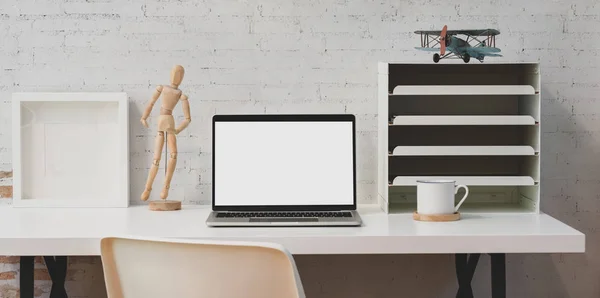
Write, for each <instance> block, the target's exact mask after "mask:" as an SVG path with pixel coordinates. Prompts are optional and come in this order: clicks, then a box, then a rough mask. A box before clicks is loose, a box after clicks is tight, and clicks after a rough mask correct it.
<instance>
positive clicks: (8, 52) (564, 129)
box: [0, 0, 600, 297]
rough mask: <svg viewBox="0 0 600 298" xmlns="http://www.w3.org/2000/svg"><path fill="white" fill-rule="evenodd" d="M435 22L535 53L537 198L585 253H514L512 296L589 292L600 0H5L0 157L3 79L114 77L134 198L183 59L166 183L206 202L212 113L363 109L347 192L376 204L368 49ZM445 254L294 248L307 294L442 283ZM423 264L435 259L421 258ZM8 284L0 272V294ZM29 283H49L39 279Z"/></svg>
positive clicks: (59, 85) (106, 82) (2, 101)
mask: <svg viewBox="0 0 600 298" xmlns="http://www.w3.org/2000/svg"><path fill="white" fill-rule="evenodd" d="M444 24H447V25H448V26H449V27H450V28H455V29H459V28H469V27H494V28H498V29H499V30H500V31H501V32H502V34H501V35H500V36H498V38H497V44H498V46H500V47H501V48H502V49H503V54H504V56H505V57H504V58H496V59H490V60H494V61H537V60H539V61H540V62H541V65H542V72H543V76H542V81H543V88H542V91H543V118H542V122H543V131H544V133H543V148H544V149H543V150H544V157H543V166H542V167H543V175H542V176H543V180H544V181H543V182H544V183H543V188H542V191H543V195H542V196H543V203H542V209H543V210H544V211H545V212H548V213H550V214H552V215H554V216H556V217H558V218H559V219H561V220H563V221H565V222H567V223H569V224H571V225H573V226H574V227H576V228H578V229H580V230H582V231H583V232H585V233H586V234H587V237H588V238H587V242H588V246H587V250H588V253H587V254H585V255H552V256H549V255H540V256H537V255H536V256H534V255H523V256H510V257H509V258H508V260H509V264H508V268H507V272H508V273H507V275H508V278H509V279H508V287H509V290H508V291H509V297H598V296H600V286H598V282H597V281H598V279H599V278H600V271H598V270H597V268H598V266H599V265H600V254H598V253H597V251H599V249H600V238H599V237H598V232H597V230H598V228H600V220H598V218H599V215H598V214H599V212H600V199H599V195H598V193H599V192H600V182H599V181H600V170H599V169H600V162H596V160H600V159H599V158H598V154H599V153H600V126H599V124H600V120H599V119H600V116H598V113H597V112H596V110H598V109H600V103H599V102H598V94H600V29H599V28H600V4H598V3H597V1H596V0H575V1H559V0H552V1H543V0H530V1H517V0H489V1H471V0H456V1H440V0H423V1H416V0H401V1H391V0H379V1H373V0H288V1H277V0H203V1H200V0H153V1H144V0H122V1H117V0H25V1H18V0H2V1H1V2H0V171H7V170H10V168H11V144H10V136H11V127H10V121H11V115H10V93H11V92H14V91H124V92H127V93H128V94H129V95H130V100H131V118H132V123H131V127H130V129H131V132H132V133H131V135H132V139H131V149H132V151H131V180H132V187H131V189H132V193H131V198H132V203H134V204H137V203H139V202H138V201H137V199H138V196H139V193H140V192H141V190H142V188H143V184H144V180H145V177H146V172H147V169H148V165H149V164H150V160H151V155H152V153H151V152H150V151H149V148H151V147H152V146H151V144H152V141H153V137H154V131H153V130H145V129H143V128H142V127H141V125H139V123H138V122H137V119H138V118H139V117H140V115H141V112H142V109H143V105H144V103H145V102H146V101H147V100H148V98H149V97H150V95H151V92H152V90H153V89H154V86H155V85H157V84H165V83H168V75H169V71H170V69H171V67H172V66H173V65H174V64H182V65H184V66H185V67H186V77H185V80H184V83H183V84H182V86H181V88H182V89H183V90H184V91H185V92H186V94H189V95H190V103H191V106H192V116H193V119H194V121H193V122H192V124H191V125H190V127H189V129H188V130H187V131H185V132H184V133H183V135H182V136H181V137H180V141H179V148H180V152H181V153H180V157H179V168H178V170H177V172H176V173H175V177H174V182H173V184H172V186H173V191H172V192H171V195H172V196H179V197H180V198H183V200H184V201H185V203H192V204H197V203H207V202H208V201H209V200H210V195H211V194H210V171H209V170H210V168H209V167H210V160H211V159H210V150H211V149H210V126H209V123H210V117H211V116H212V115H213V114H215V113H265V112H268V113H277V112H286V113H287V112H350V113H355V114H357V116H358V119H359V120H358V121H359V122H358V129H359V131H360V132H359V133H358V152H359V156H358V167H359V172H358V175H359V181H360V184H359V200H360V201H361V202H363V203H368V202H372V201H373V199H374V195H375V185H374V180H375V167H376V162H375V159H374V150H375V147H376V146H375V143H376V134H375V128H376V126H375V121H376V114H375V113H376V62H377V61H427V62H428V61H430V59H431V57H430V55H429V54H428V53H423V52H417V51H415V50H414V49H413V47H414V46H417V45H418V42H419V37H418V36H414V35H413V34H412V33H411V32H412V31H414V30H417V29H439V28H441V27H442V26H443V25H444ZM474 63H478V62H474ZM175 115H176V116H181V112H180V111H176V113H175ZM151 120H154V119H151ZM161 178H162V177H159V178H158V179H157V183H160V182H161ZM10 184H11V179H10V178H4V179H0V186H2V185H10ZM157 194H158V192H155V193H154V194H153V198H156V196H157ZM9 202H10V200H8V199H0V204H7V203H9ZM485 263H487V259H486V258H482V264H483V265H484V266H482V267H481V268H480V269H479V270H478V271H477V274H476V277H475V280H474V282H473V285H474V287H475V291H476V294H477V295H478V296H480V297H489V292H488V286H489V274H488V273H487V272H486V271H485V270H486V269H487V268H489V267H487V265H486V264H485ZM451 264H452V259H451V258H450V257H448V256H428V257H419V258H415V257H386V256H373V257H367V256H363V257H341V256H340V257H301V258H299V268H300V270H301V271H302V272H303V273H304V274H303V280H304V282H305V286H306V288H307V292H308V293H309V296H310V297H395V296H397V295H398V294H399V293H407V294H408V295H409V296H410V297H440V296H441V295H446V296H452V295H453V294H452V292H453V291H454V289H455V288H456V282H455V280H454V277H453V273H452V270H451V267H450V265H451ZM379 265H381V266H383V269H381V270H380V271H379V272H378V271H377V270H378V269H377V266H379ZM3 266H4V267H2V268H4V269H2V270H5V269H6V267H7V266H8V267H10V266H14V265H9V264H6V265H3ZM89 266H96V267H94V268H96V269H97V266H99V264H95V265H93V264H90V265H89ZM432 267H438V268H444V269H443V270H441V271H438V270H425V269H423V268H432ZM11 268H13V267H11ZM14 268H16V267H14ZM6 270H8V269H6ZM403 270H405V271H403ZM413 272H414V273H413ZM436 276H437V277H439V278H441V279H442V280H444V281H445V282H443V283H442V282H437V281H436V280H437V279H436V278H435V277H436ZM91 278H92V276H91V274H88V275H86V276H85V277H83V279H85V280H86V282H87V281H89V280H90V279H91ZM69 283H70V285H69V287H70V289H71V290H72V291H74V295H77V296H78V297H92V296H93V295H92V294H90V293H88V292H86V291H85V290H86V289H89V287H87V286H82V285H84V284H86V283H84V282H83V281H79V282H76V281H72V282H69ZM432 284H435V285H436V287H431V286H427V285H432ZM15 285H16V282H15V281H0V297H3V296H2V293H9V292H10V291H9V290H10V288H11V287H14V286H15ZM437 285H439V288H438V287H437ZM41 287H42V288H41V290H40V293H42V292H44V291H46V293H45V294H43V296H47V294H48V293H47V288H48V287H47V284H43V285H42V286H41ZM3 289H9V290H6V291H4V292H3ZM7 295H8V294H7ZM9 297H10V296H9Z"/></svg>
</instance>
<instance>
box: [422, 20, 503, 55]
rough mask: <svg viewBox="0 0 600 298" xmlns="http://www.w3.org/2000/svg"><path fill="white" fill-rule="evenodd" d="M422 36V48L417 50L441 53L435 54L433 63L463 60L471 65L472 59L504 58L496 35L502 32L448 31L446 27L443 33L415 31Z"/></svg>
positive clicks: (481, 30) (477, 30) (486, 30)
mask: <svg viewBox="0 0 600 298" xmlns="http://www.w3.org/2000/svg"><path fill="white" fill-rule="evenodd" d="M415 33H416V34H420V35H421V46H420V47H416V49H417V50H422V51H428V52H439V53H435V54H433V62H435V63H438V62H439V61H440V60H442V59H462V60H463V61H464V62H465V63H469V61H470V60H471V58H475V59H477V60H479V62H483V58H485V57H487V56H490V57H502V55H500V54H498V53H499V52H500V49H499V48H496V35H498V34H500V31H498V30H496V29H475V30H448V26H444V28H443V29H442V30H441V31H435V30H432V31H423V30H419V31H415ZM457 35H465V36H466V38H465V39H462V38H458V37H456V36H457Z"/></svg>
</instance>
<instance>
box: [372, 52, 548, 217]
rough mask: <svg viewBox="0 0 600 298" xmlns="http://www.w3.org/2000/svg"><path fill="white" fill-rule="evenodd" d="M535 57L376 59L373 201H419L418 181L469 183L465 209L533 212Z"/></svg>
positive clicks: (403, 206)
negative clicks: (498, 59) (526, 60)
mask: <svg viewBox="0 0 600 298" xmlns="http://www.w3.org/2000/svg"><path fill="white" fill-rule="evenodd" d="M540 87H541V83H540V72H539V65H538V64H537V63H485V64H477V65H476V64H419V63H380V64H379V68H378V99H379V100H378V150H377V155H378V158H377V159H378V174H377V177H378V178H377V180H378V182H377V185H378V202H379V204H380V205H381V207H382V209H383V210H385V211H388V212H390V213H412V212H414V211H415V210H416V209H417V200H416V181H417V180H428V179H450V180H455V181H457V183H458V184H466V185H467V186H469V197H468V198H467V200H466V201H465V203H464V204H463V205H462V206H461V209H460V211H461V213H463V214H464V213H469V212H493V213H497V212H503V213H515V212H519V213H537V212H539V206H540V159H541V150H540V149H541V148H540V147H541V146H540V135H541V129H540V127H541V121H540V114H541V113H540V107H541V96H540Z"/></svg>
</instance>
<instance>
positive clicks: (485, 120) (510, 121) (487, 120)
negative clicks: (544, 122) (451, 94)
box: [390, 115, 536, 125]
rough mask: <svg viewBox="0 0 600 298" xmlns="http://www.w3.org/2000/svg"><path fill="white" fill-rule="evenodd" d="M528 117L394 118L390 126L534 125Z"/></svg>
mask: <svg viewBox="0 0 600 298" xmlns="http://www.w3.org/2000/svg"><path fill="white" fill-rule="evenodd" d="M535 124H536V121H535V119H534V118H533V117H532V116H529V115H485V116H462V115H461V116H454V115H452V116H430V115H423V116H395V117H394V120H393V121H392V123H390V125H535Z"/></svg>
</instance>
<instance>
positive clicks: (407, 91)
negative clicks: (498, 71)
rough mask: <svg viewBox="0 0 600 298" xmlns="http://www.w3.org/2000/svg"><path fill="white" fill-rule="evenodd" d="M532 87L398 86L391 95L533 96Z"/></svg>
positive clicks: (533, 90)
mask: <svg viewBox="0 0 600 298" xmlns="http://www.w3.org/2000/svg"><path fill="white" fill-rule="evenodd" d="M531 94H535V89H534V88H533V86H530V85H418V86H416V85H398V86H396V87H394V91H393V92H392V94H390V95H392V96H393V95H531Z"/></svg>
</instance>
